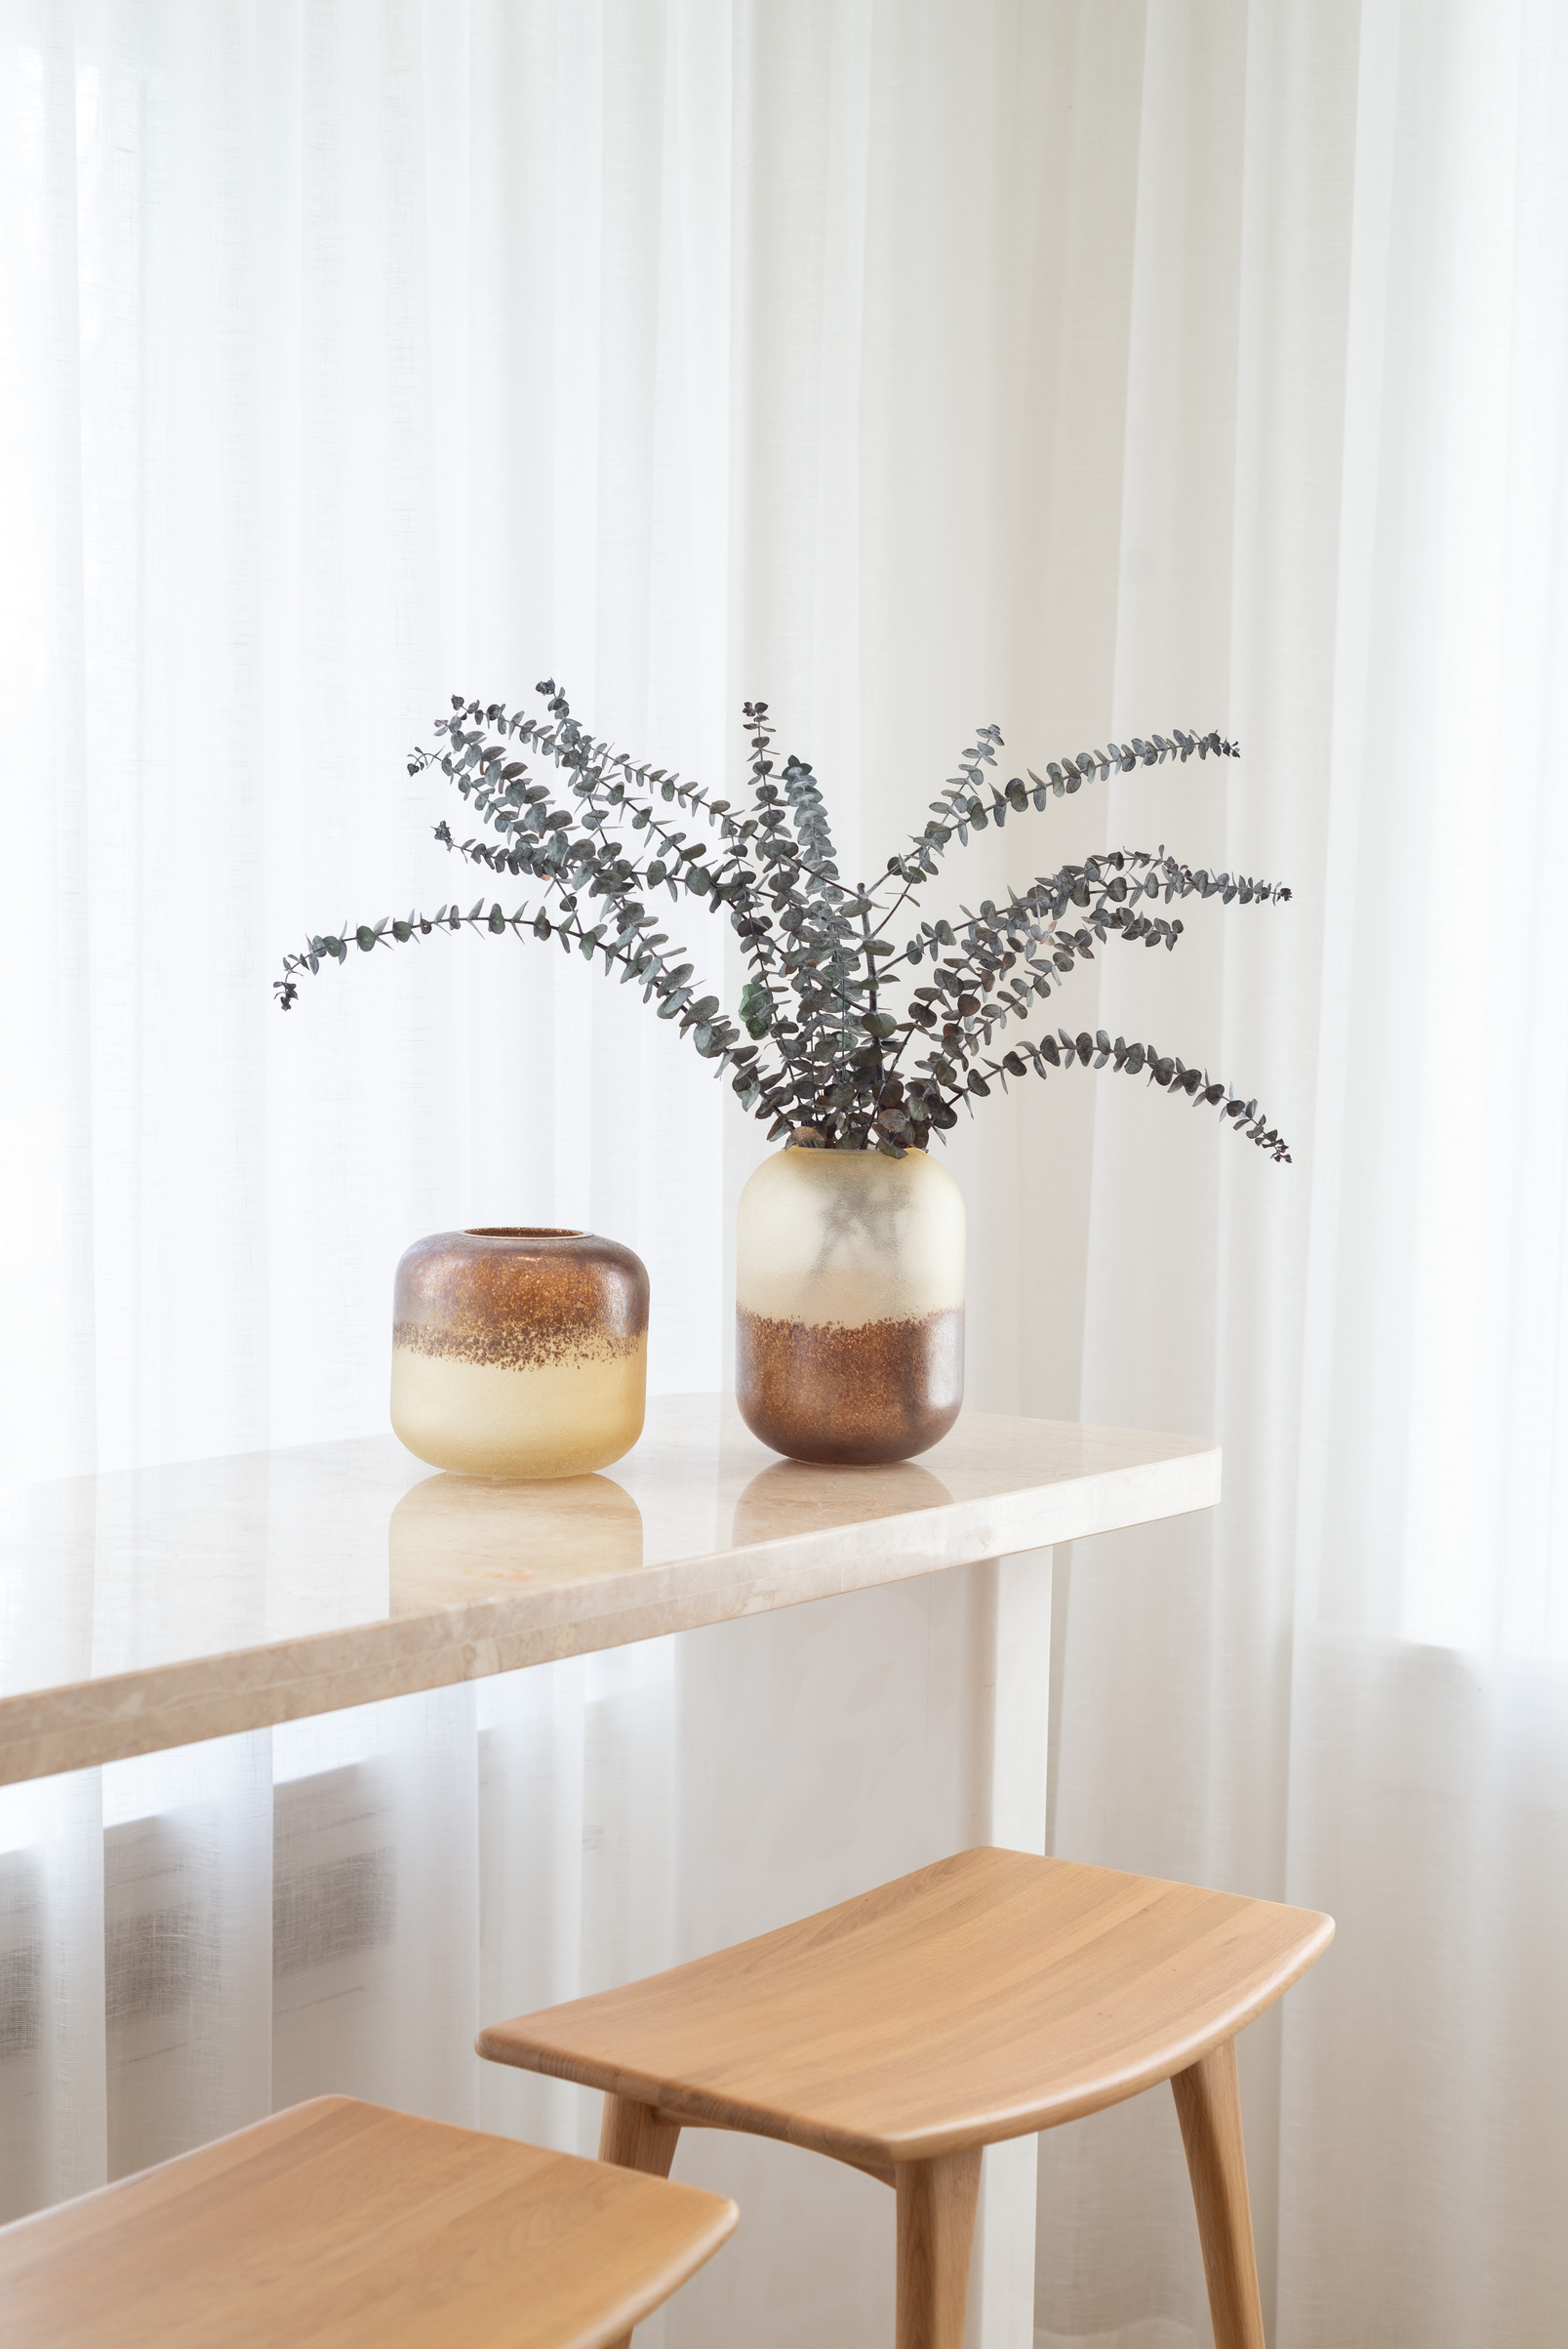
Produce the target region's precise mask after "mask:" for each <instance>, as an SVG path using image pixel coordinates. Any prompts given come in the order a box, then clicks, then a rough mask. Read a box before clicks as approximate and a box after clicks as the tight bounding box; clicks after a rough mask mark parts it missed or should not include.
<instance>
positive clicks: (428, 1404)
mask: <svg viewBox="0 0 1568 2349" xmlns="http://www.w3.org/2000/svg"><path fill="white" fill-rule="evenodd" d="M646 1369H647V1340H646V1338H644V1337H639V1338H638V1339H637V1341H636V1344H635V1346H634V1347H633V1348H632V1349H631V1350H630V1351H629V1352H623V1353H619V1354H617V1353H613V1352H611V1351H610V1350H609V1349H606V1350H605V1351H604V1352H603V1353H602V1354H599V1355H588V1356H586V1357H583V1358H580V1359H579V1360H577V1361H573V1362H569V1363H565V1364H562V1365H560V1366H558V1367H557V1366H555V1365H547V1366H543V1365H542V1366H539V1367H532V1366H531V1367H528V1368H525V1369H517V1370H514V1369H511V1368H509V1367H507V1366H505V1365H503V1364H500V1363H495V1362H466V1361H462V1360H461V1359H458V1358H455V1357H453V1356H451V1355H439V1354H425V1353H420V1352H416V1350H415V1349H414V1348H413V1347H411V1346H394V1347H393V1349H392V1427H393V1430H394V1432H395V1433H396V1435H397V1436H399V1437H400V1438H401V1439H402V1441H403V1442H404V1443H406V1444H407V1445H408V1448H409V1450H410V1451H411V1452H414V1453H417V1454H418V1456H419V1458H420V1459H422V1460H428V1461H429V1462H430V1464H431V1466H432V1467H433V1468H449V1469H456V1470H458V1471H459V1472H460V1473H461V1474H463V1475H466V1476H470V1477H516V1478H535V1477H581V1476H583V1475H586V1474H587V1473H588V1472H589V1471H591V1470H593V1469H596V1468H608V1467H609V1465H610V1463H611V1461H612V1460H619V1459H620V1458H621V1457H622V1455H623V1453H625V1452H629V1451H630V1449H631V1447H632V1445H633V1444H634V1443H635V1442H636V1440H637V1438H638V1437H639V1436H640V1435H641V1434H642V1421H643V1394H644V1388H645V1382H646Z"/></svg>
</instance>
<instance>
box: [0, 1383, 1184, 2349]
mask: <svg viewBox="0 0 1568 2349" xmlns="http://www.w3.org/2000/svg"><path fill="white" fill-rule="evenodd" d="M1219 1494H1220V1454H1219V1451H1218V1448H1217V1447H1216V1446H1215V1445H1213V1444H1211V1443H1206V1442H1202V1441H1198V1440H1194V1439H1192V1438H1184V1437H1177V1436H1160V1435H1146V1434H1138V1433H1133V1432H1129V1431H1126V1430H1120V1429H1109V1428H1087V1427H1077V1426H1070V1425H1065V1424H1061V1423H1056V1422H1051V1421H1043V1420H1027V1419H1008V1418H999V1417H994V1416H989V1415H986V1414H984V1413H980V1412H971V1413H967V1414H965V1416H964V1417H963V1418H962V1419H960V1421H959V1423H958V1425H957V1427H956V1428H955V1429H954V1430H953V1431H952V1433H951V1434H950V1435H949V1436H948V1437H946V1438H945V1439H944V1441H943V1442H942V1443H940V1444H938V1445H937V1446H936V1447H935V1448H934V1449H933V1450H932V1451H930V1452H928V1453H926V1454H925V1455H924V1456H923V1457H922V1458H921V1459H920V1460H918V1461H914V1462H908V1463H905V1464H903V1465H901V1466H898V1467H891V1468H867V1469H837V1470H825V1469H813V1468H808V1467H804V1466H802V1465H800V1464H798V1463H795V1462H787V1461H782V1460H780V1459H778V1458H777V1456H776V1455H774V1454H773V1453H771V1452H769V1451H767V1450H766V1449H765V1448H764V1446H763V1445H761V1444H760V1443H758V1442H757V1441H756V1440H755V1439H754V1438H752V1437H751V1436H749V1435H748V1434H747V1433H746V1431H745V1429H744V1427H743V1425H742V1424H741V1421H740V1419H739V1416H738V1415H737V1413H736V1411H735V1407H734V1404H733V1402H731V1401H729V1400H728V1399H727V1398H724V1397H718V1396H683V1397H669V1398H665V1399H663V1400H661V1401H656V1402H655V1403H653V1404H652V1405H651V1406H650V1409H649V1415H648V1426H647V1430H646V1433H645V1435H644V1437H643V1439H642V1441H641V1442H640V1443H639V1444H638V1446H637V1447H636V1449H635V1450H634V1451H633V1452H632V1453H630V1454H629V1455H628V1457H627V1458H626V1459H624V1460H623V1461H621V1462H619V1463H618V1464H617V1465H616V1467H615V1468H613V1469H611V1470H609V1471H607V1472H606V1473H605V1474H604V1475H602V1476H598V1477H591V1478H578V1479H575V1480H573V1481H572V1482H570V1483H562V1484H555V1485H532V1486H527V1485H512V1486H506V1485H495V1484H489V1483H486V1482H483V1481H480V1480H477V1479H470V1478H451V1477H443V1476H437V1475H435V1474H433V1473H432V1472H431V1471H430V1470H428V1469H426V1468H425V1467H424V1466H423V1464H422V1463H421V1462H419V1461H417V1460H415V1459H413V1458H412V1457H411V1456H410V1454H408V1453H407V1452H405V1451H404V1450H403V1449H402V1447H401V1446H400V1445H399V1444H398V1443H397V1442H396V1441H395V1440H394V1439H393V1438H391V1437H378V1438H367V1439H365V1440H363V1441H357V1442H345V1443H335V1444H323V1445H316V1446H307V1447H302V1448H300V1449H297V1450H290V1451H278V1452H260V1453H250V1454H244V1455H241V1456H239V1457H237V1458H233V1459H225V1460H208V1461H196V1462H188V1463H184V1464H181V1465H179V1466H175V1467H170V1468H162V1469H147V1470H140V1471H135V1472H128V1473H125V1474H121V1475H109V1476H103V1477H98V1478H74V1479H70V1480H67V1481H62V1482H58V1483H52V1484H40V1485H34V1486H30V1487H22V1488H20V1489H13V1490H12V1491H11V1492H10V1493H9V1494H7V1495H6V1496H4V1498H3V1500H0V1513H3V1514H0V1524H3V1527H4V1531H3V1533H0V1785H3V1784H9V1783H13V1782H16V1781H19V1780H23V1779H29V1778H40V1777H45V1776H49V1775H52V1774H54V1773H57V1772H60V1771H68V1770H76V1769H81V1768H84V1767H88V1766H90V1765H93V1764H96V1763H100V1762H112V1761H116V1760H120V1759H123V1758H126V1757H129V1756H132V1755H136V1754H145V1753H151V1752H155V1751H158V1750H160V1749H163V1748H167V1747H172V1746H177V1745H185V1744H189V1743H191V1742H194V1741H196V1740H200V1739H205V1738H213V1737H221V1736H225V1735H229V1734H231V1733H233V1732H236V1731H239V1730H246V1729H256V1728H261V1727H265V1726H267V1725H269V1724H272V1723H276V1722H280V1721H291V1720H297V1719H300V1718H302V1717H304V1716H306V1715H310V1714H319V1713H327V1712H334V1711H337V1710H339V1709H341V1708H342V1707H345V1706H350V1705H357V1704H364V1703H368V1702H371V1701H374V1700H376V1699H379V1698H383V1697H389V1696H396V1695H400V1694H404V1693H406V1692H409V1691H412V1690H417V1689H424V1688H435V1687H439V1686H443V1685H445V1684H448V1683H450V1682H453V1681H465V1680H476V1679H480V1678H482V1677H484V1676H485V1675H487V1674H491V1673H501V1672H511V1671H514V1670H516V1669H518V1668H519V1667H522V1666H527V1665H535V1664H542V1663H548V1662H550V1661H553V1660H555V1659H558V1658H561V1657H566V1656H572V1655H580V1654H583V1653H585V1652H589V1651H592V1650H595V1649H604V1648H610V1647H615V1646H619V1645H622V1644H623V1643H624V1642H627V1641H632V1640H648V1639H653V1638H656V1637H660V1636H662V1635H664V1634H668V1633H683V1634H691V1635H694V1638H695V1641H696V1644H695V1646H694V1647H693V1648H691V1649H690V1651H689V1653H690V1655H691V1657H692V1664H691V1671H690V1676H689V1681H688V1686H689V1691H690V1703H691V1707H692V1712H693V1730H692V1734H693V1741H694V1750H697V1751H700V1752H701V1754H702V1755H703V1757H704V1763H703V1766H704V1770H705V1772H706V1774H707V1777H708V1779H709V1781H710V1782H711V1784H712V1786H713V1788H714V1790H715V1792H714V1797H713V1802H712V1806H711V1821H710V1827H709V1833H710V1835H711V1836H712V1837H713V1838H714V1839H715V1840H716V1841H717V1842H718V1843H722V1844H723V1846H724V1851H723V1855H722V1873H723V1880H724V1890H725V1906H724V1909H723V1918H722V1922H723V1926H724V1929H723V1930H722V1932H721V1933H719V1934H718V1936H717V1937H718V1938H719V1939H724V1940H728V1939H733V1938H738V1937H740V1936H741V1934H743V1933H744V1932H750V1931H758V1930H761V1929H764V1928H765V1927H766V1926H767V1925H769V1924H776V1923H779V1922H782V1921H783V1917H784V1914H801V1913H804V1912H805V1911H806V1910H808V1909H810V1908H813V1907H817V1906H822V1905H825V1904H826V1903H827V1902H829V1901H832V1900H836V1899H839V1898H842V1897H844V1896H845V1895H846V1894H847V1893H849V1892H852V1891H858V1890H862V1889H864V1887H865V1885H866V1884H867V1883H873V1882H875V1881H877V1879H878V1877H886V1876H892V1875H896V1874H899V1873H901V1872H902V1871H903V1870H904V1869H905V1868H906V1867H911V1866H915V1865H919V1864H920V1863H921V1861H923V1860H924V1859H926V1858H930V1857H935V1856H937V1855H938V1853H939V1852H941V1851H945V1850H951V1849H954V1848H957V1847H959V1846H960V1845H961V1844H962V1843H1004V1844H1012V1845H1015V1846H1017V1847H1020V1848H1023V1849H1025V1850H1036V1851H1038V1850H1040V1849H1042V1848H1043V1846H1044V1836H1045V1795H1046V1751H1047V1749H1046V1712H1047V1691H1048V1687H1049V1670H1050V1622H1051V1606H1050V1591H1051V1574H1050V1569H1051V1548H1052V1545H1053V1544H1055V1543H1057V1542H1067V1541H1078V1540H1081V1539H1083V1538H1084V1537H1086V1536H1088V1535H1092V1534H1096V1533H1103V1532H1108V1531H1111V1530H1113V1529H1114V1528H1117V1527H1120V1526H1127V1525H1136V1524H1142V1523H1147V1522H1149V1521H1151V1520H1153V1519H1161V1518H1168V1517H1176V1516H1181V1515H1183V1514H1185V1513H1186V1512H1188V1511H1192V1510H1198V1509H1204V1508H1208V1507H1210V1506H1211V1505H1212V1504H1213V1503H1214V1502H1216V1501H1217V1500H1218V1499H1219ZM824 1746H830V1747H832V1748H833V1750H834V1756H835V1760H834V1762H833V1764H832V1765H831V1766H833V1767H834V1768H840V1767H841V1768H842V1769H843V1772H844V1783H845V1785H846V1787H852V1786H854V1785H855V1784H857V1783H858V1784H859V1785H860V1788H861V1793H860V1795H859V1796H858V1797H856V1798H854V1800H855V1801H857V1802H859V1803H860V1805H861V1808H862V1810H863V1811H864V1813H865V1814H866V1815H865V1816H864V1817H860V1818H848V1819H846V1820H845V1821H844V1822H843V1825H842V1828H841V1831H840V1832H839V1833H838V1834H837V1835H836V1836H835V1837H834V1838H833V1839H832V1840H831V1842H832V1847H831V1848H826V1847H819V1845H818V1844H817V1843H814V1842H813V1841H812V1839H811V1838H810V1837H805V1838H803V1837H802V1836H801V1835H800V1834H799V1833H797V1832H796V1831H795V1823H794V1822H795V1816H796V1813H795V1812H794V1811H791V1809H790V1805H791V1803H794V1804H795V1805H796V1806H797V1809H798V1806H799V1800H800V1789H801V1787H802V1785H803V1784H804V1782H805V1781H806V1780H807V1778H808V1777H810V1776H811V1775H812V1773H816V1775H817V1776H818V1778H821V1777H822V1776H823V1774H824V1770H825V1769H826V1768H827V1767H828V1766H829V1765H828V1763H827V1762H826V1760H825V1757H824ZM840 1749H841V1750H842V1755H843V1756H844V1757H849V1756H851V1755H852V1753H853V1754H859V1755H860V1756H862V1757H863V1758H864V1757H865V1756H870V1757H871V1758H872V1762H873V1763H874V1768H873V1770H872V1772H871V1774H870V1776H867V1775H866V1773H865V1771H864V1768H863V1769H862V1773H861V1777H860V1779H859V1781H857V1780H856V1777H855V1768H854V1766H852V1763H851V1761H849V1760H842V1761H840V1759H839V1753H840ZM873 1781H874V1799H872V1797H871V1796H869V1795H867V1793H866V1791H865V1790H866V1789H867V1787H869V1786H871V1785H872V1784H873ZM781 1851H786V1852H787V1853H788V1854H789V1861H788V1865H787V1867H784V1866H783V1865H782V1864H781V1860H780V1853H781ZM692 2142H693V2155H692V2163H691V2164H690V2165H688V2163H687V2161H686V2157H685V2156H684V2155H683V2172H689V2173H693V2174H695V2173H696V2171H697V2170H698V2169H699V2168H700V2169H701V2171H702V2174H703V2176H704V2182H713V2183H719V2182H724V2183H725V2190H726V2191H729V2192H733V2193H735V2194H736V2195H737V2197H738V2199H739V2200H740V2201H741V2203H742V2207H743V2209H744V2211H745V2212H746V2223H745V2228H744V2238H745V2240H746V2241H747V2242H748V2243H749V2244H750V2245H751V2246H752V2247H753V2248H752V2257H753V2259H756V2258H758V2257H761V2256H763V2255H765V2254H766V2253H767V2250H768V2229H769V2225H770V2221H769V2219H768V2216H767V2212H768V2209H769V2207H770V2202H771V2201H773V2200H774V2198H775V2194H776V2190H777V2192H778V2194H779V2196H780V2198H781V2199H787V2195H788V2194H791V2193H792V2194H793V2195H794V2198H795V2199H794V2211H795V2216H796V2219H797V2220H798V2217H799V2214H800V2200H799V2192H798V2188H797V2187H796V2186H795V2184H794V2183H793V2179H792V2176H786V2177H785V2178H784V2181H783V2185H782V2186H781V2183H780V2181H779V2180H776V2179H775V2178H774V2176H773V2174H772V2170H771V2167H770V2166H771V2165H775V2164H778V2163H780V2162H784V2163H787V2162H788V2161H789V2160H790V2159H791V2158H794V2159H796V2160H800V2159H804V2157H791V2154H790V2149H788V2148H779V2147H774V2146H769V2145H765V2144H762V2143H760V2142H759V2143H756V2144H752V2143H751V2142H750V2141H748V2140H744V2139H738V2138H728V2139H724V2140H719V2139H712V2138H704V2137H698V2138H694V2139H693V2141H692ZM737 2166H739V2168H738V2167H737ZM815 2167H816V2168H817V2169H819V2170H822V2171H826V2170H828V2169H829V2168H830V2167H832V2166H831V2165H827V2164H817V2165H816V2166H815ZM710 2168H711V2169H712V2171H713V2175H712V2177H711V2179H709V2178H708V2175H707V2172H708V2170H709V2169H710ZM732 2170H736V2171H737V2174H734V2175H731V2174H730V2171H732ZM742 2171H744V2174H741V2172H742ZM860 2183H861V2182H859V2181H856V2180H854V2179H853V2177H852V2175H850V2174H849V2173H844V2174H843V2175H840V2174H838V2173H837V2172H836V2171H835V2173H834V2175H833V2176H832V2177H831V2178H829V2179H828V2180H827V2181H826V2184H825V2187H821V2181H818V2184H819V2186H820V2187H821V2191H823V2192H824V2194H828V2195H831V2196H833V2197H835V2198H836V2199H837V2202H838V2204H839V2205H840V2206H842V2203H843V2198H844V2196H845V2195H846V2194H847V2193H850V2192H852V2191H854V2190H856V2189H857V2187H858V2186H859V2184H860ZM881 2191H882V2190H881V2189H879V2188H877V2187H876V2186H875V2185H874V2184H872V2183H871V2182H870V2181H864V2192H865V2193H866V2194H867V2195H870V2196H873V2197H874V2196H877V2195H879V2194H880V2193H881ZM1034 2192H1035V2145H1034V2140H1033V2139H1025V2140H1020V2141H1018V2142H1016V2143H1014V2144H1010V2145H1004V2146H997V2147H993V2148H992V2149H991V2150H990V2152H989V2153H988V2154H987V2156H986V2167H985V2186H984V2191H983V2204H982V2215H981V2225H980V2231H979V2234H978V2237H977V2243H976V2264H975V2271H974V2283H973V2286H972V2289H971V2308H970V2337H971V2339H972V2341H973V2342H975V2343H976V2344H981V2345H983V2349H1032V2338H1033V2296H1034V2248H1033V2247H1034ZM825 2208H826V2206H825V2205H824V2210H825ZM840 2223H841V2224H844V2223H847V2224H848V2225H850V2226H851V2227H853V2226H855V2225H859V2224H862V2223H863V2214H861V2213H860V2212H859V2211H858V2210H857V2211H856V2212H853V2213H852V2214H851V2216H850V2218H849V2220H848V2221H847V2222H846V2221H844V2220H843V2218H842V2209H840ZM798 2248H799V2237H798V2235H797V2236H796V2237H795V2238H794V2239H793V2240H792V2241H790V2240H788V2239H787V2237H786V2236H785V2234H784V2232H781V2240H780V2245H779V2247H778V2260H779V2268H778V2273H780V2274H783V2273H784V2268H785V2266H786V2264H787V2262H788V2261H790V2260H793V2259H795V2258H796V2257H797V2256H798ZM884 2267H885V2268H886V2280H887V2281H890V2280H891V2263H890V2262H889V2261H880V2262H879V2261H874V2260H873V2261H868V2262H864V2263H863V2269H862V2273H863V2274H864V2275H865V2276H869V2277H872V2278H876V2277H880V2276H881V2274H882V2269H883V2268H884ZM866 2289H867V2291H869V2290H870V2289H871V2286H869V2285H867V2287H866ZM853 2300H854V2292H853V2291H848V2292H847V2293H846V2295H845V2313H844V2325H845V2333H844V2338H845V2340H846V2341H847V2342H854V2343H856V2344H857V2349H859V2344H860V2343H862V2342H863V2341H864V2340H867V2339H874V2338H876V2337H877V2335H878V2332H879V2330H880V2329H881V2315H880V2313H878V2312H877V2311H876V2310H872V2309H870V2308H869V2303H868V2304H867V2308H858V2307H857V2306H855V2305H852V2304H851V2303H852V2302H853ZM669 2321H670V2322H672V2323H676V2322H677V2320H676V2319H671V2320H669ZM700 2335H701V2329H700V2328H699V2333H698V2334H694V2336H693V2337H694V2338H695V2337H700ZM670 2337H671V2339H672V2340H674V2339H676V2338H679V2339H682V2340H684V2339H685V2338H686V2334H685V2333H684V2332H681V2331H679V2330H678V2329H677V2330H676V2331H675V2332H672V2333H671V2336H670ZM720 2337H722V2334H720ZM824 2349H826V2345H825V2344H824Z"/></svg>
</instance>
